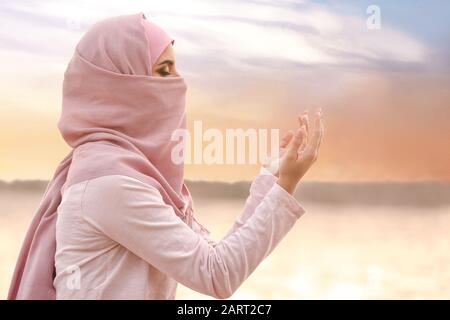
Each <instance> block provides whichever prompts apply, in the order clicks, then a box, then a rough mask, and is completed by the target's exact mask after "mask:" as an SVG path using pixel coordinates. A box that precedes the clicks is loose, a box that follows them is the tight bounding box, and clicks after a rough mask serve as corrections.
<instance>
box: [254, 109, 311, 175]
mask: <svg viewBox="0 0 450 320" xmlns="http://www.w3.org/2000/svg"><path fill="white" fill-rule="evenodd" d="M297 119H298V125H299V128H301V127H302V125H304V126H305V129H306V139H305V140H304V141H303V143H302V146H301V147H300V150H301V149H302V148H303V147H304V146H305V145H306V143H307V142H308V141H307V137H308V129H309V116H308V111H307V110H306V111H304V112H303V113H300V114H299V115H298V117H297ZM293 136H294V131H293V130H289V131H288V132H286V133H285V134H284V136H283V138H282V139H281V142H280V148H279V150H278V153H276V152H272V154H271V155H270V156H267V158H266V159H265V161H264V162H263V163H262V166H263V167H264V168H266V169H267V170H268V171H269V172H270V173H272V174H273V175H274V176H276V177H278V175H279V169H280V159H281V158H282V157H283V155H284V154H285V153H286V150H287V146H288V145H289V142H290V141H291V140H292V137H293Z"/></svg>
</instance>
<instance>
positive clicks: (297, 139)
mask: <svg viewBox="0 0 450 320" xmlns="http://www.w3.org/2000/svg"><path fill="white" fill-rule="evenodd" d="M304 136H305V131H304V130H303V129H297V131H296V132H295V135H294V139H292V141H291V144H290V145H289V149H288V151H287V156H288V157H289V158H291V159H297V156H298V149H299V147H300V146H301V144H302V141H303V139H304Z"/></svg>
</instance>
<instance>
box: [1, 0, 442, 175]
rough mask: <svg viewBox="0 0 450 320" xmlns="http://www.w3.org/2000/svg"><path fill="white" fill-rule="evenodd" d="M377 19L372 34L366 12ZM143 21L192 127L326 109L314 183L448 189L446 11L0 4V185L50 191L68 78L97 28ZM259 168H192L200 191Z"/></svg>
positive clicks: (283, 122) (433, 4)
mask: <svg viewBox="0 0 450 320" xmlns="http://www.w3.org/2000/svg"><path fill="white" fill-rule="evenodd" d="M370 5H376V6H378V8H379V9H380V18H381V20H380V27H381V28H380V29H369V28H368V27H367V19H368V18H369V16H370V13H369V14H368V13H367V8H368V6H370ZM137 12H144V13H145V14H146V16H147V18H148V19H150V20H152V21H154V22H156V23H157V24H158V25H160V26H161V27H163V28H164V29H165V30H166V31H167V32H168V33H169V34H170V35H171V36H172V37H173V38H174V39H175V47H174V49H175V53H176V57H177V65H178V67H177V69H178V70H179V71H180V73H181V74H182V75H183V76H184V77H185V78H186V80H187V84H188V99H187V110H188V121H189V127H190V128H191V129H192V124H193V122H194V121H202V123H203V127H204V128H205V129H207V128H218V129H219V130H225V129H227V128H243V129H246V128H268V129H270V128H278V129H280V133H281V134H283V133H284V132H286V131H287V130H288V129H291V128H295V127H296V125H297V124H296V121H295V116H296V115H297V114H298V113H300V112H303V111H304V110H306V109H308V110H314V109H315V108H316V107H318V106H320V107H322V109H323V110H324V125H325V136H324V141H323V144H322V148H321V150H320V155H319V158H318V161H317V162H316V163H315V164H314V166H313V167H312V168H311V170H310V171H309V172H308V174H307V176H306V177H305V179H306V180H311V181H312V180H314V181H316V180H318V181H423V180H439V181H450V148H449V145H450V90H449V87H450V19H448V16H449V13H450V2H448V1H444V0H442V1H406V0H399V1H349V0H348V1H296V0H281V1H271V0H261V1H256V0H255V1H248V0H247V1H242V0H238V1H236V0H232V1H211V0H208V1H206V0H201V1H181V0H175V1H148V0H147V1H133V2H130V1H127V2H126V1H97V0H94V1H76V2H75V1H67V0H62V1H61V0H59V1H50V0H41V1H26V0H24V1H11V0H5V1H2V2H1V3H0V61H2V63H1V66H2V68H1V69H2V72H1V73H0V99H1V100H0V179H2V180H7V181H11V180H14V179H50V178H51V176H52V175H53V172H54V170H55V168H56V166H57V164H58V163H59V161H60V160H61V159H62V158H63V157H64V156H65V155H66V154H67V153H68V152H69V150H70V149H69V147H68V146H67V145H66V144H65V142H64V140H63V139H62V138H61V136H60V134H59V132H58V130H57V128H56V122H57V120H58V117H59V112H60V108H61V89H62V87H61V86H62V80H63V73H64V71H65V68H66V66H67V63H68V62H69V60H70V58H71V56H72V54H73V49H74V47H75V46H76V44H77V42H78V40H79V39H80V38H81V36H82V35H83V33H84V32H85V31H86V30H87V29H88V28H89V26H90V25H92V23H94V22H95V21H98V20H100V19H103V18H106V17H110V16H115V15H121V14H131V13H137ZM258 170H259V166H258V165H254V164H253V165H205V164H200V165H196V164H190V165H186V170H185V177H186V178H187V179H191V180H220V181H237V180H250V179H252V178H253V177H254V175H255V174H256V173H257V171H258Z"/></svg>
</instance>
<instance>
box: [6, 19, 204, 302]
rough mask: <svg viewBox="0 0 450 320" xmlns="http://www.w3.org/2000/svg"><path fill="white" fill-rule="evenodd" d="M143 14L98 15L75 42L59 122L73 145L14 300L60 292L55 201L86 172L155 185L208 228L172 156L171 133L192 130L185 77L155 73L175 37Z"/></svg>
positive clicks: (20, 264)
mask: <svg viewBox="0 0 450 320" xmlns="http://www.w3.org/2000/svg"><path fill="white" fill-rule="evenodd" d="M143 20H146V18H145V15H144V14H143V13H139V14H133V15H125V16H119V17H113V18H109V19H106V20H103V21H100V22H98V23H96V24H94V25H93V26H92V27H91V28H90V29H89V30H88V31H87V32H86V34H85V35H84V36H83V37H82V39H81V40H80V42H79V43H78V45H77V47H76V49H75V53H74V55H73V57H72V59H71V61H70V63H69V65H68V67H67V70H66V72H65V74H64V83H63V99H62V112H61V116H60V119H59V122H58V128H59V130H60V132H61V134H62V137H63V138H64V140H65V141H66V142H67V143H68V144H69V145H70V146H71V147H72V148H73V149H72V151H71V152H70V153H69V154H68V155H67V156H66V157H65V158H64V159H63V160H62V161H61V163H60V164H59V166H58V168H57V169H56V172H55V174H54V176H53V178H52V180H51V181H50V182H49V184H48V185H47V188H46V191H45V193H44V196H43V199H42V201H41V203H40V205H39V207H38V210H37V212H36V215H35V217H34V219H33V221H32V223H31V226H30V228H29V230H28V232H27V234H26V237H25V240H24V244H23V246H22V250H21V252H20V255H19V258H18V261H17V265H16V269H15V272H14V275H13V280H12V283H11V287H10V290H9V294H8V299H55V297H56V295H55V289H54V287H53V278H54V272H55V267H54V255H55V249H56V240H55V226H56V218H57V208H58V206H59V204H60V202H61V197H62V193H63V191H64V190H65V189H66V188H68V187H69V186H71V185H73V184H75V183H78V182H81V181H84V180H87V179H93V178H96V177H100V176H104V175H111V174H121V175H126V176H129V177H133V178H135V179H139V180H140V181H142V182H144V183H147V184H150V185H152V186H154V187H156V188H157V189H158V190H159V191H160V193H161V195H162V197H163V200H164V201H165V202H166V203H167V204H169V205H171V206H172V207H173V209H174V211H175V213H176V214H177V215H178V216H179V217H180V219H181V220H182V221H184V222H185V223H186V224H187V225H189V226H190V227H191V228H193V229H194V231H196V232H198V233H201V234H203V235H205V234H209V231H208V230H207V229H206V228H205V227H203V226H202V225H201V224H199V223H198V222H197V221H196V220H195V218H194V217H193V201H192V198H191V195H190V193H189V191H188V189H187V187H186V185H185V184H184V180H183V164H177V163H174V161H172V158H171V153H172V149H173V148H174V147H175V145H177V144H179V142H177V141H171V134H172V132H173V131H174V130H177V129H186V110H185V94H186V90H187V86H186V83H185V81H184V79H183V78H182V77H153V76H151V70H152V63H154V61H156V59H158V57H159V56H160V54H161V52H162V51H163V50H164V49H165V48H166V47H167V45H169V44H170V43H173V39H171V38H170V37H169V36H168V35H167V34H166V33H165V32H164V31H163V30H162V29H160V28H159V27H157V26H156V25H154V24H153V23H150V22H149V21H147V22H146V21H143ZM145 26H146V27H145ZM150 39H151V40H150ZM149 40H150V41H149ZM149 49H150V50H154V51H150V52H149ZM100 201H102V200H101V199H100ZM103 201H108V200H107V199H104V200H103ZM193 221H195V223H193Z"/></svg>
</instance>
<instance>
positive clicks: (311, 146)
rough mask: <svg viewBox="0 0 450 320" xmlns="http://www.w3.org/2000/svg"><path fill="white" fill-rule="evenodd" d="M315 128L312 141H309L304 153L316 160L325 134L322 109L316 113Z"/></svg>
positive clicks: (305, 155)
mask: <svg viewBox="0 0 450 320" xmlns="http://www.w3.org/2000/svg"><path fill="white" fill-rule="evenodd" d="M313 130H314V131H313V134H312V138H311V140H310V141H308V145H307V146H306V147H305V150H304V152H303V154H302V155H303V156H304V157H306V158H308V159H312V160H315V158H316V157H317V152H318V149H319V146H320V143H321V140H322V134H323V124H322V116H321V111H320V109H319V110H318V111H317V112H316V114H315V118H314V129H313Z"/></svg>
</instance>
